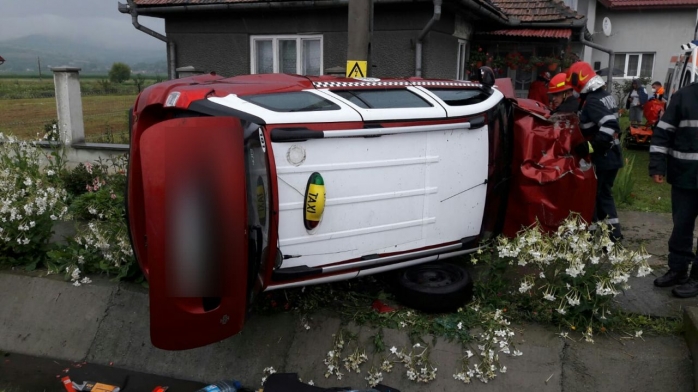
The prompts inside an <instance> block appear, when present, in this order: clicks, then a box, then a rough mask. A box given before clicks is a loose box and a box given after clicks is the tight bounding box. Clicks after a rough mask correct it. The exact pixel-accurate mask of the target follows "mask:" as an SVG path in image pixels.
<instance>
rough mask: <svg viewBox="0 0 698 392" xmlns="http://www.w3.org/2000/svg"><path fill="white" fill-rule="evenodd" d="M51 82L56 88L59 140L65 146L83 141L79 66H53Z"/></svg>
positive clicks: (83, 126) (83, 127) (83, 129)
mask: <svg viewBox="0 0 698 392" xmlns="http://www.w3.org/2000/svg"><path fill="white" fill-rule="evenodd" d="M51 71H53V83H54V85H55V88H56V108H57V111H58V129H59V131H60V134H61V142H62V143H63V144H65V145H66V146H70V145H71V144H75V143H84V142H85V124H84V123H83V118H82V95H81V93H80V76H79V73H80V68H76V67H55V68H51Z"/></svg>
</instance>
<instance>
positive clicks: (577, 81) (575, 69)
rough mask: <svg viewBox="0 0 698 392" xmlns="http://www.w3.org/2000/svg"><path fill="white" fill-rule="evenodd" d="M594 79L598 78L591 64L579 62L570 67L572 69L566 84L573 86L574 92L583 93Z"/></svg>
mask: <svg viewBox="0 0 698 392" xmlns="http://www.w3.org/2000/svg"><path fill="white" fill-rule="evenodd" d="M594 77H596V72H594V68H592V66H591V64H589V63H587V62H586V61H579V62H576V63H574V64H572V66H570V69H569V70H568V71H567V80H566V82H567V84H569V85H570V86H572V88H573V89H574V91H576V92H578V93H582V92H583V91H582V90H584V87H586V85H587V83H589V81H590V80H592V79H594ZM584 92H586V91H584Z"/></svg>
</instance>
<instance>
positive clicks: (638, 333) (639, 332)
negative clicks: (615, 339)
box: [635, 330, 642, 338]
mask: <svg viewBox="0 0 698 392" xmlns="http://www.w3.org/2000/svg"><path fill="white" fill-rule="evenodd" d="M635 337H636V338H641V337H642V330H639V331H637V332H635Z"/></svg>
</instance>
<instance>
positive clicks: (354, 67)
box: [347, 60, 368, 78]
mask: <svg viewBox="0 0 698 392" xmlns="http://www.w3.org/2000/svg"><path fill="white" fill-rule="evenodd" d="M367 70H368V62H367V61H360V60H349V61H347V77H348V78H365V77H366V76H367V75H368V73H367V72H366V71H367Z"/></svg>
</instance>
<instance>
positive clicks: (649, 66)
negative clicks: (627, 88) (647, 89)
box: [613, 53, 654, 78]
mask: <svg viewBox="0 0 698 392" xmlns="http://www.w3.org/2000/svg"><path fill="white" fill-rule="evenodd" d="M614 62H615V64H614V65H613V68H616V69H618V70H621V71H623V77H626V78H638V77H643V78H644V77H647V78H650V77H652V71H653V69H654V53H616V57H615V60H614Z"/></svg>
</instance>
